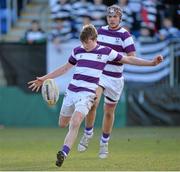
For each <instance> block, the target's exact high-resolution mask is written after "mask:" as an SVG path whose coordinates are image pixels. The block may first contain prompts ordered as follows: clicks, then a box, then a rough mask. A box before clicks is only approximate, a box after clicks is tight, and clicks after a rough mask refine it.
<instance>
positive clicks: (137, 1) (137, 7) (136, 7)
mask: <svg viewBox="0 0 180 172" xmlns="http://www.w3.org/2000/svg"><path fill="white" fill-rule="evenodd" d="M128 6H129V8H130V10H131V11H132V17H133V25H132V34H133V35H134V36H135V37H137V36H139V30H140V23H141V15H140V11H141V0H129V2H128Z"/></svg>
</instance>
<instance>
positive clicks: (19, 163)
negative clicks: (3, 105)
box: [0, 127, 180, 171]
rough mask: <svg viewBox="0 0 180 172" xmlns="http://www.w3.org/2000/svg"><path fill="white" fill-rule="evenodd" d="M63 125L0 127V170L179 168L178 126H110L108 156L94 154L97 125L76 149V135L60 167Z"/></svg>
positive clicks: (98, 130) (97, 140) (164, 169)
mask: <svg viewBox="0 0 180 172" xmlns="http://www.w3.org/2000/svg"><path fill="white" fill-rule="evenodd" d="M66 132H67V129H57V128H51V129H44V128H33V129H28V128H24V129H23V128H19V129H17V128H5V129H0V171H3V170H8V171H12V170H18V171H20V170H23V171H24V170H25V171H34V170H36V171H39V170H42V171H57V170H62V171H66V170H67V171H76V170H77V171H99V170H100V171H121V170H123V171H126V170H127V171H130V170H136V171H139V170H143V171H148V170H152V171H156V170H158V171H161V170H162V171H168V170H176V171H179V170H180V128H175V127H174V128H141V127H140V128H121V129H113V133H112V136H111V140H110V144H109V151H110V154H109V158H108V159H104V160H101V159H99V158H98V151H99V135H100V133H101V131H100V129H95V135H94V137H93V139H92V140H91V142H90V145H89V148H88V150H87V151H86V152H84V153H78V152H77V150H76V148H77V143H78V141H79V139H80V134H82V129H81V130H80V134H79V135H78V139H77V141H76V143H75V145H74V147H73V149H72V151H71V152H70V155H69V156H68V158H67V159H66V160H65V161H64V164H63V166H62V167H61V168H58V167H56V166H55V160H56V153H57V151H58V149H59V147H60V146H61V145H62V144H63V140H64V137H65V135H66Z"/></svg>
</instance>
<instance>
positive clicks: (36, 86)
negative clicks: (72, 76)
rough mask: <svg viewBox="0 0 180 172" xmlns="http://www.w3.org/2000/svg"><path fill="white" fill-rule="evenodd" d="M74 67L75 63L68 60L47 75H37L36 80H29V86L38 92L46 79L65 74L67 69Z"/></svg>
mask: <svg viewBox="0 0 180 172" xmlns="http://www.w3.org/2000/svg"><path fill="white" fill-rule="evenodd" d="M72 67H73V65H72V64H71V63H69V62H67V63H66V64H64V65H63V66H61V67H59V68H57V69H56V70H54V71H53V72H51V73H48V74H47V75H44V76H42V77H36V79H35V80H32V81H29V82H28V84H29V88H31V89H32V91H34V90H36V92H37V91H38V90H39V88H40V87H41V85H42V84H43V82H44V81H45V80H46V79H53V78H56V77H58V76H61V75H63V74H65V73H66V72H67V71H69V70H70V69H71V68H72Z"/></svg>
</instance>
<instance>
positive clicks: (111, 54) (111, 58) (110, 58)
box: [109, 49, 123, 61]
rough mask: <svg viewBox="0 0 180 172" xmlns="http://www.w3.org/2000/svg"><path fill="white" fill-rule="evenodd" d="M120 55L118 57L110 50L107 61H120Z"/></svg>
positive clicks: (116, 53) (117, 54)
mask: <svg viewBox="0 0 180 172" xmlns="http://www.w3.org/2000/svg"><path fill="white" fill-rule="evenodd" d="M122 57H123V56H122V55H120V54H119V53H118V52H117V51H115V50H113V49H111V51H110V53H109V61H120V60H121V59H122Z"/></svg>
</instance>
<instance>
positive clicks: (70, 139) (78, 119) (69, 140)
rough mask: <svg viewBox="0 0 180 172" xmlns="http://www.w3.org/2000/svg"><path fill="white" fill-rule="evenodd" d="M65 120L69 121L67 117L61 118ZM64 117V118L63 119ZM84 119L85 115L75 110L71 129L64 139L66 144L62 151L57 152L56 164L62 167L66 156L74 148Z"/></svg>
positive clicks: (70, 125)
mask: <svg viewBox="0 0 180 172" xmlns="http://www.w3.org/2000/svg"><path fill="white" fill-rule="evenodd" d="M61 119H62V120H60V121H63V122H67V118H63V117H62V118H61ZM63 119H64V120H63ZM83 119H84V116H83V114H82V113H80V112H74V114H73V115H72V118H71V120H70V124H69V131H68V133H67V135H66V137H65V139H64V145H63V148H62V150H61V151H59V152H58V153H57V160H56V165H57V166H58V167H61V166H62V164H63V161H64V159H65V157H66V156H67V155H68V153H69V151H70V149H71V148H72V146H73V144H74V142H75V140H76V138H77V135H78V131H79V127H80V125H81V123H82V121H83Z"/></svg>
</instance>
